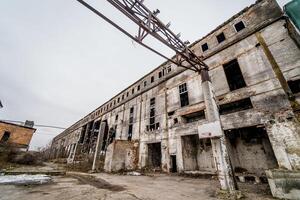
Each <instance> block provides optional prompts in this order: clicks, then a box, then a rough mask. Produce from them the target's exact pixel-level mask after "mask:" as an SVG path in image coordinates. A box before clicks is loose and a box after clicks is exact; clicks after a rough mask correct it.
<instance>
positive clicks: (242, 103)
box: [220, 98, 253, 115]
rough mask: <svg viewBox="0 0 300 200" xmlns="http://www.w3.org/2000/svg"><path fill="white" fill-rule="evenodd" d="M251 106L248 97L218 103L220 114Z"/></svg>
mask: <svg viewBox="0 0 300 200" xmlns="http://www.w3.org/2000/svg"><path fill="white" fill-rule="evenodd" d="M251 108H253V105H252V103H251V100H250V98H246V99H242V100H238V101H235V102H231V103H226V104H223V105H220V114H221V115H224V114H229V113H234V112H238V111H242V110H247V109H251Z"/></svg>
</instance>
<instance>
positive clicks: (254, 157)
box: [224, 126, 278, 177]
mask: <svg viewBox="0 0 300 200" xmlns="http://www.w3.org/2000/svg"><path fill="white" fill-rule="evenodd" d="M224 133H225V136H226V138H227V140H228V153H229V156H230V159H231V163H232V166H233V169H234V172H235V173H236V175H238V174H242V175H247V174H251V175H253V174H255V175H257V176H258V177H264V176H265V170H266V169H273V168H277V167H278V164H277V161H276V158H275V155H274V152H273V149H272V146H271V143H270V141H269V138H268V134H267V132H266V130H265V128H264V127H256V126H253V127H245V128H239V129H232V130H226V131H224Z"/></svg>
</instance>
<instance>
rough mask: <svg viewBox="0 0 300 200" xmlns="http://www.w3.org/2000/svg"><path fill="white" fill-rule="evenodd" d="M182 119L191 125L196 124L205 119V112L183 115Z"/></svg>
mask: <svg viewBox="0 0 300 200" xmlns="http://www.w3.org/2000/svg"><path fill="white" fill-rule="evenodd" d="M182 117H183V119H184V120H185V122H186V123H191V122H195V121H199V120H203V119H205V112H204V110H201V111H198V112H194V113H190V114H187V115H183V116H182Z"/></svg>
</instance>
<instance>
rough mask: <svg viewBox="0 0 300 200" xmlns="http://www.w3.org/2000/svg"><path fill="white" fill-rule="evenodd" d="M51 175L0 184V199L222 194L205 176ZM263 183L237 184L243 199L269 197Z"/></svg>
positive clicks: (188, 199)
mask: <svg viewBox="0 0 300 200" xmlns="http://www.w3.org/2000/svg"><path fill="white" fill-rule="evenodd" d="M52 178H53V181H52V183H48V184H45V185H31V186H24V185H23V186H19V185H0V194H1V195H0V199H1V200H23V199H24V200H27V199H31V200H67V199H74V200H77V199H78V200H82V199H89V200H94V199H95V200H96V199H97V200H108V199H110V200H141V199H143V200H161V199H164V200H195V199H199V200H202V199H203V200H210V199H223V198H225V196H224V195H222V194H221V195H217V191H218V187H219V184H218V182H217V181H216V180H208V179H196V178H187V177H180V176H168V175H164V174H157V175H155V176H125V175H111V174H104V173H100V174H94V175H93V177H89V176H86V175H84V176H82V174H78V173H76V174H75V175H74V174H72V175H67V176H56V177H52ZM257 186H258V187H257ZM265 187H266V186H265V185H256V186H255V187H254V186H250V187H249V185H243V186H242V187H241V188H242V191H243V193H244V194H245V195H246V199H258V200H259V199H262V200H267V199H272V198H271V196H270V195H268V194H266V192H265V189H266V188H265ZM257 188H259V189H257ZM255 192H258V194H257V193H255ZM225 199H226V198H225Z"/></svg>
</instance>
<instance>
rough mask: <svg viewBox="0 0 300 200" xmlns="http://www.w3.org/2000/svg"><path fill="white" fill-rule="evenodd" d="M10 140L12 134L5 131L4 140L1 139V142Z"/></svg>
mask: <svg viewBox="0 0 300 200" xmlns="http://www.w3.org/2000/svg"><path fill="white" fill-rule="evenodd" d="M9 138H10V132H8V131H5V132H4V134H3V136H2V138H1V142H7V141H8V140H9Z"/></svg>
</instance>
